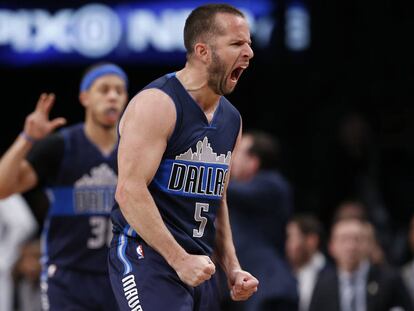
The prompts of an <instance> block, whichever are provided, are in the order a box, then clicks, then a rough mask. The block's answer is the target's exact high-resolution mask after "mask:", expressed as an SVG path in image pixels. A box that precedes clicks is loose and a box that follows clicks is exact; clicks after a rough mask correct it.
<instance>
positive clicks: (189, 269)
mask: <svg viewBox="0 0 414 311" xmlns="http://www.w3.org/2000/svg"><path fill="white" fill-rule="evenodd" d="M173 268H174V269H175V271H176V272H177V275H178V277H179V278H180V280H181V281H183V282H184V283H185V284H187V285H189V286H192V287H196V286H198V285H200V284H201V283H203V282H204V281H207V280H209V279H210V278H211V276H212V275H213V274H214V273H215V272H216V266H215V265H214V263H213V262H212V261H211V259H210V258H209V257H207V256H203V255H188V256H186V257H185V258H184V259H181V260H179V261H178V262H176V263H175V264H174V267H173Z"/></svg>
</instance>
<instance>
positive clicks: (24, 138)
mask: <svg viewBox="0 0 414 311" xmlns="http://www.w3.org/2000/svg"><path fill="white" fill-rule="evenodd" d="M54 100H55V96H54V94H45V93H43V94H42V95H41V96H40V98H39V100H38V102H37V105H36V109H35V110H34V111H33V112H32V113H31V114H29V115H28V116H27V117H26V121H25V124H24V130H23V133H24V134H23V135H19V136H18V137H17V138H16V140H15V141H14V143H13V144H12V145H11V146H10V148H9V149H8V150H7V151H6V152H5V153H4V155H3V157H2V158H1V159H0V198H6V197H8V196H10V195H11V194H13V193H20V192H25V191H27V190H29V189H31V188H33V187H34V186H36V184H37V183H38V176H37V174H36V172H35V170H34V169H33V167H32V166H31V165H30V164H29V162H28V161H27V160H26V156H27V154H28V153H29V151H30V150H31V149H32V146H33V141H37V140H40V139H42V138H44V137H46V136H47V135H48V134H50V133H51V132H53V131H54V130H55V129H56V128H57V127H59V126H61V125H63V124H65V123H66V120H65V119H64V118H56V119H53V120H49V112H50V109H51V108H52V106H53V103H54Z"/></svg>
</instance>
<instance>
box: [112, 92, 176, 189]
mask: <svg viewBox="0 0 414 311" xmlns="http://www.w3.org/2000/svg"><path fill="white" fill-rule="evenodd" d="M175 119H176V112H175V108H174V105H173V103H172V100H171V99H170V98H169V97H168V96H167V95H166V94H165V93H163V92H161V91H159V90H146V91H143V92H142V93H140V94H138V95H137V96H136V97H134V98H133V99H132V101H131V103H130V104H129V106H128V108H127V110H126V111H125V114H124V116H123V119H122V122H121V126H120V134H121V138H120V143H119V149H118V171H119V172H118V179H119V183H120V184H122V183H124V182H141V183H144V182H145V184H147V185H148V184H149V183H150V182H151V180H152V178H153V177H154V174H155V173H156V171H157V168H158V166H159V163H160V161H161V159H162V156H163V154H164V151H165V148H166V146H167V140H168V137H169V136H170V135H171V132H172V130H173V128H174V125H175Z"/></svg>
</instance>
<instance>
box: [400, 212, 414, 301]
mask: <svg viewBox="0 0 414 311" xmlns="http://www.w3.org/2000/svg"><path fill="white" fill-rule="evenodd" d="M408 244H409V247H410V250H411V254H412V255H414V215H413V216H412V217H411V219H410V228H409V231H408ZM402 276H403V279H404V283H405V285H406V286H407V289H408V291H409V293H410V296H411V300H412V301H413V303H414V258H413V259H411V260H410V261H409V262H408V263H406V264H405V265H404V266H403V267H402Z"/></svg>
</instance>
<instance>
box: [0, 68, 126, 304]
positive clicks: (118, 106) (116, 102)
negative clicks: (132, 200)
mask: <svg viewBox="0 0 414 311" xmlns="http://www.w3.org/2000/svg"><path fill="white" fill-rule="evenodd" d="M127 83H128V81H127V76H126V74H125V72H124V71H123V70H122V69H121V68H119V67H118V66H116V65H114V64H98V65H96V66H93V67H91V68H90V69H89V70H88V71H87V72H86V73H85V75H84V76H83V79H82V81H81V85H80V94H79V99H80V102H81V104H82V105H83V106H84V107H85V111H86V118H85V122H84V123H80V124H76V125H73V126H70V127H67V128H65V129H62V130H60V131H59V132H57V133H54V134H51V133H52V132H53V131H54V130H55V129H56V128H58V127H59V126H62V125H64V124H65V123H66V120H65V119H63V118H56V119H53V120H49V113H50V110H51V108H52V106H53V103H54V101H55V96H54V95H53V94H42V95H41V96H40V98H39V100H38V103H37V105H36V108H35V110H34V112H32V113H31V114H30V115H28V116H27V118H26V121H25V124H24V128H23V131H22V133H21V134H20V135H19V136H18V137H17V139H16V140H15V142H14V143H13V144H12V146H11V147H10V148H9V149H8V150H7V151H6V153H5V154H4V156H3V157H2V159H1V160H0V197H2V198H4V197H7V196H8V195H10V194H12V193H15V192H25V191H27V190H29V189H31V188H34V187H35V186H37V185H40V186H45V187H48V188H49V190H50V192H49V195H50V209H49V213H48V219H47V220H46V223H45V225H44V234H43V263H44V267H43V272H42V284H41V287H42V291H43V293H44V294H45V295H43V297H42V304H43V309H44V310H56V311H64V310H85V311H86V310H108V311H109V310H111V311H112V310H116V309H117V307H116V302H115V300H114V297H113V293H112V290H111V286H110V283H109V278H108V274H107V253H108V247H107V241H108V240H109V239H110V237H111V225H110V220H109V214H110V211H111V208H112V206H113V202H114V193H115V186H116V180H117V163H116V147H117V142H118V137H117V132H116V125H117V122H118V120H119V117H120V115H121V113H122V110H123V108H124V106H125V104H126V102H127V97H128V96H127ZM49 134H51V135H49Z"/></svg>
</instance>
